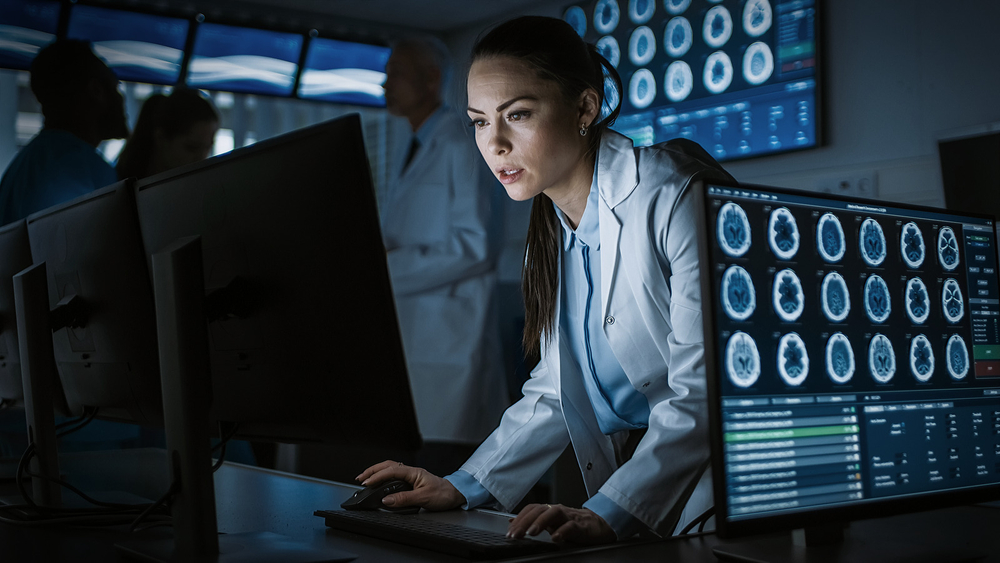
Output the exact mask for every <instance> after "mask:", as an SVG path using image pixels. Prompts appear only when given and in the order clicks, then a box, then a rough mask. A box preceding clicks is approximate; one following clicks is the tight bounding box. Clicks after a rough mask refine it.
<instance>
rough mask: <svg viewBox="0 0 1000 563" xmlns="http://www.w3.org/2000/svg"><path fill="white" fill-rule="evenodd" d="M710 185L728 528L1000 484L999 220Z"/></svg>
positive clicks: (708, 237)
mask: <svg viewBox="0 0 1000 563" xmlns="http://www.w3.org/2000/svg"><path fill="white" fill-rule="evenodd" d="M699 189H700V194H699V196H700V197H702V198H703V199H704V206H703V209H704V216H703V217H702V219H703V221H704V228H703V230H702V234H703V244H702V245H701V246H702V253H703V266H702V275H703V304H704V311H705V334H706V364H707V370H708V379H709V385H710V387H709V394H710V399H709V401H710V402H709V405H710V410H711V413H712V416H711V420H712V425H713V426H712V448H713V452H712V453H713V458H712V459H713V471H714V472H715V473H714V478H715V486H716V509H717V515H718V517H719V520H720V521H719V529H720V532H722V533H724V534H725V533H730V534H737V533H745V532H749V531H759V530H763V529H767V528H768V527H777V526H781V527H802V526H804V525H806V526H807V525H810V524H811V523H812V524H815V523H817V522H825V521H830V519H834V518H842V519H846V520H850V519H858V518H866V517H873V516H877V515H881V514H887V513H891V512H899V511H904V510H919V509H926V508H930V507H935V506H940V505H942V504H947V503H959V502H963V501H966V502H968V501H970V500H983V499H984V498H988V497H989V496H990V495H996V494H997V493H998V492H1000V447H998V440H997V431H996V429H997V428H998V426H1000V285H998V281H997V280H998V279H997V252H996V236H995V234H994V233H995V231H994V220H993V218H992V217H988V216H982V215H974V214H966V213H958V212H953V211H944V210H936V209H928V208H917V207H909V206H906V205H903V204H895V203H893V204H887V203H884V202H872V201H860V200H857V201H851V200H847V199H841V198H833V197H821V196H817V195H815V194H811V193H806V192H792V191H785V190H780V189H776V188H767V187H759V186H726V185H713V184H706V185H704V186H701V187H700V188H699ZM823 519H826V520H823Z"/></svg>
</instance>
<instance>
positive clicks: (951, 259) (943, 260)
mask: <svg viewBox="0 0 1000 563" xmlns="http://www.w3.org/2000/svg"><path fill="white" fill-rule="evenodd" d="M938 261H939V262H940V264H941V267H942V268H944V269H945V270H948V271H949V272H951V271H953V270H954V269H955V268H957V267H958V238H957V237H956V236H955V231H953V230H951V227H941V230H940V231H939V232H938Z"/></svg>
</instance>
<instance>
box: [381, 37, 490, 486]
mask: <svg viewBox="0 0 1000 563" xmlns="http://www.w3.org/2000/svg"><path fill="white" fill-rule="evenodd" d="M448 58H449V57H448V52H447V49H446V48H445V47H444V45H443V44H442V43H440V41H436V40H434V39H432V38H419V39H406V40H403V41H400V42H399V43H397V44H396V45H395V46H394V47H393V51H392V54H391V56H390V57H389V61H388V63H387V65H386V81H385V98H386V107H387V108H388V110H389V113H391V114H393V115H396V116H400V117H404V118H406V119H407V121H409V124H410V127H411V129H412V131H413V138H412V140H411V142H410V143H409V144H408V147H407V152H406V156H405V158H404V159H402V160H403V162H402V168H401V169H400V170H399V175H398V177H397V178H396V179H395V181H393V182H390V185H389V186H388V188H387V190H386V194H385V196H384V198H383V201H382V202H380V203H381V220H382V233H383V238H384V239H385V245H386V250H387V252H388V255H387V256H388V261H389V273H390V277H391V279H392V286H393V292H394V294H395V298H396V310H397V313H398V315H399V324H400V332H401V334H402V339H403V348H404V351H405V354H406V360H407V369H408V370H409V374H410V385H411V388H412V391H413V399H414V404H415V407H416V411H417V420H418V423H419V425H420V432H421V435H422V436H423V438H424V449H423V450H421V452H420V453H418V460H417V461H418V463H423V464H424V467H427V468H428V469H431V468H434V469H438V470H439V471H441V474H447V473H448V472H450V471H452V470H454V469H457V468H458V467H459V465H461V463H462V462H463V461H464V460H465V459H466V458H467V457H468V455H470V454H471V453H472V452H473V451H474V450H475V447H476V446H477V445H478V444H479V443H480V442H481V441H482V440H483V439H484V438H486V436H488V435H489V434H490V432H491V431H492V430H493V428H494V427H495V426H496V424H497V422H498V421H499V420H500V416H501V415H502V414H503V411H504V409H505V408H506V407H507V406H508V404H509V396H508V394H507V387H506V383H505V377H504V373H503V370H502V356H501V353H500V339H499V326H498V324H497V311H496V306H497V304H496V301H495V300H496V291H495V289H496V283H497V279H496V278H497V276H496V257H497V253H498V250H499V245H500V241H499V236H498V231H499V230H500V229H498V228H497V226H498V225H499V224H500V223H499V221H500V220H501V219H500V217H501V216H500V215H499V213H498V212H499V209H498V208H499V205H497V203H496V202H497V200H499V199H500V197H502V196H503V192H502V190H501V189H500V187H499V185H498V184H497V183H496V181H495V180H494V179H493V175H492V174H491V173H490V171H489V170H488V169H487V168H486V167H485V164H484V163H483V160H482V158H481V157H480V155H479V152H478V149H477V148H476V145H475V141H474V140H473V139H472V137H471V135H470V134H469V133H468V128H467V127H465V126H464V125H465V124H464V123H463V121H462V119H461V118H460V116H459V114H458V113H457V112H455V111H453V110H452V109H451V108H449V107H448V106H447V105H445V104H444V103H443V102H442V98H443V96H442V92H443V89H444V86H445V84H446V83H447V76H448V67H449V61H448Z"/></svg>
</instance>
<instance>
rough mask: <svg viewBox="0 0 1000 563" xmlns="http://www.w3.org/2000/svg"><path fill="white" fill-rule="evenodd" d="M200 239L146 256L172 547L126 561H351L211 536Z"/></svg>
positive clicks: (294, 543) (147, 547) (294, 546)
mask: <svg viewBox="0 0 1000 563" xmlns="http://www.w3.org/2000/svg"><path fill="white" fill-rule="evenodd" d="M204 280H205V277H204V273H203V266H202V255H201V238H200V237H186V238H182V239H179V240H177V241H176V242H174V243H173V244H171V245H170V246H168V247H167V248H166V249H164V250H163V251H161V252H159V253H157V254H154V255H153V294H154V299H155V304H156V337H157V344H158V345H159V353H160V379H161V385H162V387H163V423H164V427H165V430H166V435H167V456H168V463H169V464H170V478H171V480H172V481H173V482H175V483H177V492H176V494H175V495H174V498H173V503H172V507H171V514H172V516H173V528H174V537H173V539H161V540H149V541H135V542H127V543H125V544H118V545H117V546H116V547H117V548H118V550H119V551H120V552H121V553H122V554H123V555H125V556H126V557H129V558H132V559H138V560H141V561H150V562H168V561H211V562H213V563H236V562H239V563H245V562H265V561H283V562H288V563H319V562H330V561H351V560H353V559H355V558H356V556H355V555H353V554H350V553H346V552H343V551H339V550H336V549H330V548H324V547H319V548H316V547H313V546H312V545H311V544H308V543H305V542H302V541H298V540H294V539H292V538H289V537H287V536H282V535H279V534H274V533H270V532H261V533H242V534H224V535H221V536H220V535H219V531H218V523H217V520H216V512H215V483H214V478H213V475H212V452H211V440H210V434H209V428H211V425H210V417H209V409H210V407H211V404H212V378H211V368H210V362H209V353H208V329H207V322H206V318H205V282H204Z"/></svg>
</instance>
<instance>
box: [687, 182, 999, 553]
mask: <svg viewBox="0 0 1000 563" xmlns="http://www.w3.org/2000/svg"><path fill="white" fill-rule="evenodd" d="M710 186H715V187H721V188H730V189H745V190H761V191H768V192H773V193H777V194H784V195H793V196H804V197H819V198H824V199H830V200H834V201H843V202H851V203H859V204H870V205H875V206H879V207H885V206H886V205H887V204H886V202H885V201H879V200H874V199H865V198H854V197H845V196H841V195H838V194H826V193H817V192H811V191H807V190H795V189H789V188H779V187H774V186H766V185H760V184H744V183H738V182H727V181H717V180H706V179H696V180H694V181H692V185H691V186H690V188H689V189H693V190H694V192H693V194H692V195H693V196H694V198H695V202H694V203H695V213H696V221H697V224H698V225H699V228H698V256H699V263H700V268H699V270H700V277H701V282H700V285H701V295H702V328H703V331H704V341H705V378H706V383H707V393H706V396H707V397H708V426H709V449H710V455H711V468H712V491H713V493H714V496H715V521H716V532H717V533H718V535H719V537H722V538H731V537H739V536H746V535H751V534H760V533H768V532H776V531H783V530H793V529H799V528H805V527H812V526H823V525H829V524H832V523H837V522H849V521H854V520H867V519H870V518H879V517H883V516H893V515H897V514H904V513H909V512H921V511H927V510H934V509H937V508H947V507H952V506H960V505H965V504H971V503H980V502H987V501H991V500H997V499H1000V483H998V484H994V485H982V486H975V487H970V488H965V489H960V490H943V491H935V492H926V493H917V494H911V495H907V496H906V497H903V498H883V499H864V500H863V501H861V503H860V504H852V505H848V506H843V505H840V506H835V507H828V508H805V509H802V510H801V511H796V512H792V513H783V514H778V515H770V516H760V517H749V518H744V519H740V520H735V521H730V520H728V518H727V517H726V514H727V509H728V504H727V496H726V486H725V474H724V471H723V468H724V466H725V461H724V460H725V452H724V451H723V448H722V440H721V436H722V409H721V408H720V404H721V386H720V383H719V379H720V377H717V376H713V374H718V373H720V372H719V371H718V370H719V368H720V366H719V365H718V361H717V358H718V352H719V349H720V348H719V344H718V342H717V336H718V335H717V330H716V329H715V319H716V307H715V303H714V302H713V301H712V300H711V299H708V298H706V296H708V295H711V294H712V290H713V288H712V272H711V253H710V251H709V248H710V244H711V242H712V241H711V240H710V236H709V232H708V229H707V227H706V226H707V225H708V219H709V217H708V212H709V207H708V205H707V200H708V193H707V190H708V188H709V187H710ZM891 205H892V206H894V207H898V208H900V209H908V210H913V211H917V212H921V211H924V212H932V213H946V214H953V215H956V216H962V217H970V218H978V219H983V220H988V221H992V222H993V226H994V229H993V232H994V233H996V232H997V231H996V229H995V228H996V225H997V219H996V217H993V216H991V215H988V214H979V213H965V212H956V211H952V210H948V209H939V208H935V207H929V206H922V205H911V204H907V203H897V202H892V203H891ZM995 275H996V274H995ZM998 284H1000V278H998Z"/></svg>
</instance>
